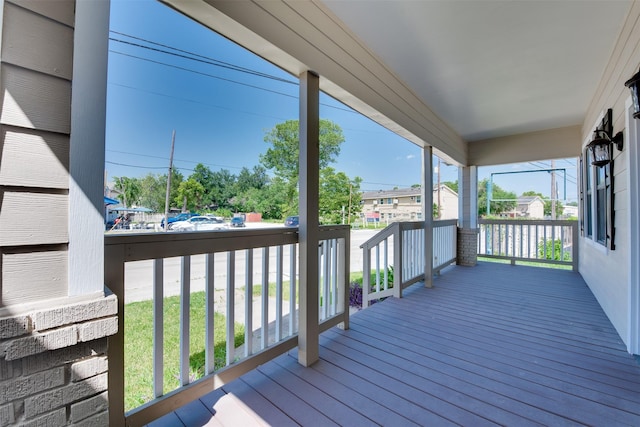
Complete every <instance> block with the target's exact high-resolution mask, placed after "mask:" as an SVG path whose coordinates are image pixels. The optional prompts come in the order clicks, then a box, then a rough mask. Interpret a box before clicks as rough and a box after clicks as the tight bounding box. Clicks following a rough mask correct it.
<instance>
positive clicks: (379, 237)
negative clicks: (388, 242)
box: [360, 222, 400, 249]
mask: <svg viewBox="0 0 640 427" xmlns="http://www.w3.org/2000/svg"><path fill="white" fill-rule="evenodd" d="M399 224H400V223H398V222H394V223H393V224H389V225H387V226H386V227H385V228H383V229H382V230H381V231H380V232H379V233H376V234H375V235H374V236H373V237H371V238H370V239H369V240H367V241H366V242H364V243H363V244H361V245H360V248H365V249H371V248H373V247H375V246H376V245H377V244H378V243H380V242H383V241H384V240H385V239H386V238H387V237H389V236H392V235H393V234H395V233H396V231H398V230H399V229H400V225H399Z"/></svg>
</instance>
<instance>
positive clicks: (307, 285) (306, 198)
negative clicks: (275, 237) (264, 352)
mask: <svg viewBox="0 0 640 427" xmlns="http://www.w3.org/2000/svg"><path fill="white" fill-rule="evenodd" d="M319 84H320V79H319V77H318V76H317V75H316V74H314V73H313V72H311V71H306V72H304V73H303V74H302V75H301V76H300V159H299V165H300V173H299V185H300V228H299V239H300V300H299V303H300V317H299V331H298V348H299V350H298V362H299V363H300V364H301V365H303V366H310V365H312V364H313V363H314V362H316V361H317V360H318V358H319V350H318V347H319V339H318V336H319V333H320V329H319V326H318V324H319V320H318V315H319V312H318V310H319V309H318V304H319V300H318V244H319V226H318V222H319V217H318V194H319V162H318V157H319V154H320V147H319V144H320V142H319V126H320V119H319V115H320V111H319V100H320V94H319Z"/></svg>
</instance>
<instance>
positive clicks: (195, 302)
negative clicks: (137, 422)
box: [124, 292, 244, 411]
mask: <svg viewBox="0 0 640 427" xmlns="http://www.w3.org/2000/svg"><path fill="white" fill-rule="evenodd" d="M225 320H226V319H225V317H224V316H223V315H221V314H219V313H215V316H214V336H215V347H214V354H215V368H216V369H219V368H221V367H224V365H225V362H226V333H225ZM204 323H205V294H204V292H194V293H192V294H191V304H190V324H189V354H190V356H189V365H190V369H189V371H190V373H189V376H190V377H191V378H193V379H197V378H201V377H202V376H204V361H205V353H204V339H205V337H204ZM179 327H180V297H179V296H174V297H167V298H165V299H164V393H167V392H169V391H171V390H174V389H176V388H178V386H179V385H180V382H179V378H180V377H179V375H180V366H179V363H180V332H179ZM124 329H125V340H124V341H125V342H124V346H125V352H124V359H125V410H127V411H128V410H130V409H133V408H136V407H138V406H140V405H142V404H143V403H145V402H148V401H150V400H152V398H153V388H152V387H153V386H152V381H153V353H152V351H153V350H152V349H153V304H152V302H151V301H141V302H134V303H130V304H127V305H125V328H124ZM234 341H235V346H236V347H238V346H239V345H242V344H243V343H244V326H243V325H240V324H237V323H236V325H235V339H234Z"/></svg>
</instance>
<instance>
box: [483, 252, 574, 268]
mask: <svg viewBox="0 0 640 427" xmlns="http://www.w3.org/2000/svg"><path fill="white" fill-rule="evenodd" d="M478 261H484V262H495V263H498V264H511V260H508V259H501V258H491V257H483V256H481V255H478ZM516 264H518V265H527V266H530V267H543V268H556V269H558V270H572V269H573V267H572V266H570V265H562V264H549V263H546V262H535V261H520V260H517V261H516Z"/></svg>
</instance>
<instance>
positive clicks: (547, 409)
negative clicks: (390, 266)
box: [150, 263, 640, 427]
mask: <svg viewBox="0 0 640 427" xmlns="http://www.w3.org/2000/svg"><path fill="white" fill-rule="evenodd" d="M321 346H322V347H321V351H320V355H321V360H320V361H319V362H318V363H316V364H315V365H313V366H312V367H311V368H303V367H301V366H300V365H298V364H297V361H296V354H295V353H294V352H292V353H290V354H285V355H282V356H281V357H279V358H277V359H276V360H274V361H272V362H270V363H268V364H266V365H264V366H262V367H260V368H259V369H257V370H255V371H253V372H250V373H248V374H246V375H244V376H243V377H241V378H240V379H238V380H236V381H234V382H232V383H230V384H228V385H226V386H224V387H222V388H221V389H219V390H216V391H213V392H212V393H210V394H209V395H207V396H205V397H203V398H202V399H200V400H197V401H195V402H192V403H190V404H188V405H186V406H184V407H183V408H181V409H180V410H178V411H176V412H174V413H171V414H168V415H167V416H165V417H163V418H161V419H159V420H156V421H155V422H153V423H151V424H150V426H152V427H159V426H187V427H191V426H203V425H211V426H240V425H241V426H251V425H273V426H288V425H304V426H329V425H349V426H365V425H387V426H407V425H435V426H441V425H464V426H482V425H496V424H499V425H510V426H526V425H582V424H586V425H601V426H605V425H606V426H613V425H631V426H640V365H639V364H638V362H637V361H636V360H635V359H634V358H633V357H632V356H630V355H629V354H627V352H626V350H625V348H624V346H623V344H622V341H621V340H620V337H619V336H618V335H617V333H616V332H615V330H614V329H613V327H612V325H611V323H610V322H609V320H608V319H607V317H606V316H605V315H604V313H603V311H602V310H601V309H600V307H599V305H598V303H597V302H596V300H595V298H594V297H593V295H592V294H591V292H590V291H589V289H588V287H587V286H586V285H585V283H584V281H583V280H582V279H581V277H580V276H579V275H578V274H576V273H573V272H570V271H560V270H551V269H541V268H533V267H522V266H517V267H513V266H510V265H500V264H493V263H481V264H479V265H478V266H477V267H475V268H464V267H454V268H452V269H449V270H448V271H446V272H445V273H443V275H442V276H440V277H438V278H437V279H436V280H435V281H434V288H432V289H425V288H424V287H421V286H420V285H418V286H416V287H415V289H414V290H412V291H410V292H409V293H408V295H407V297H406V298H403V299H401V300H396V299H393V298H390V299H387V300H386V301H384V302H382V303H379V304H375V305H373V306H372V307H370V308H368V309H366V310H363V311H361V312H359V313H357V314H355V315H353V316H352V317H351V329H350V330H348V331H342V330H339V329H335V328H334V329H332V330H330V331H328V332H326V333H324V334H323V336H322V338H321Z"/></svg>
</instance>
